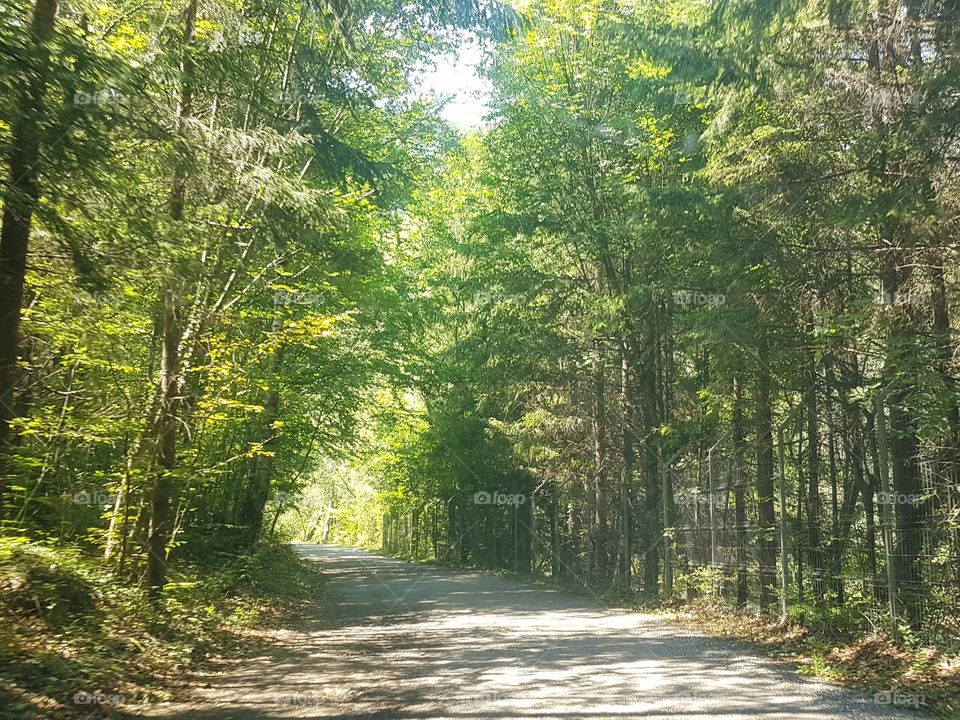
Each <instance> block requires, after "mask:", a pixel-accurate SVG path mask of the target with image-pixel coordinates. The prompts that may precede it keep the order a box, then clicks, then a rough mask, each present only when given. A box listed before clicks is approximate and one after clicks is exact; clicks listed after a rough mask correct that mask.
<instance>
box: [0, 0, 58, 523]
mask: <svg viewBox="0 0 960 720" xmlns="http://www.w3.org/2000/svg"><path fill="white" fill-rule="evenodd" d="M58 11H59V2H58V0H37V1H36V4H35V5H34V8H33V16H32V18H31V21H30V39H31V43H32V46H31V51H32V53H33V55H34V57H33V58H32V59H33V61H34V63H33V67H31V68H30V69H29V70H28V77H27V80H26V83H25V84H24V85H23V89H22V93H21V95H20V102H19V106H18V112H17V114H16V118H15V120H14V122H13V129H12V133H11V139H10V154H9V158H8V162H9V169H10V175H9V180H8V182H7V191H6V193H5V194H4V197H3V221H2V222H3V226H2V228H0V523H2V521H3V519H4V517H5V511H4V496H5V494H6V490H7V480H8V478H9V476H10V472H11V462H10V452H11V450H12V444H13V431H12V423H13V421H14V419H15V418H16V417H17V414H18V413H17V403H16V387H17V383H18V381H19V377H20V373H19V369H18V367H17V360H18V358H19V351H20V318H21V308H22V306H23V285H24V279H25V276H26V270H27V252H28V247H29V244H30V230H31V225H32V222H33V211H34V206H35V205H36V203H37V201H38V200H39V199H40V187H39V185H38V183H37V174H38V173H37V163H38V162H39V160H40V145H41V136H42V132H41V127H42V123H43V116H44V98H45V96H46V91H47V78H48V76H49V74H50V48H49V44H50V40H51V39H52V38H53V31H54V27H55V25H56V19H57V12H58Z"/></svg>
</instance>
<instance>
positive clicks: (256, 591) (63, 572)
mask: <svg viewBox="0 0 960 720" xmlns="http://www.w3.org/2000/svg"><path fill="white" fill-rule="evenodd" d="M321 588H322V576H321V574H320V572H319V570H318V569H317V568H316V566H315V565H313V564H311V563H308V562H306V561H304V560H301V559H300V558H298V557H297V555H296V554H295V553H294V552H293V551H292V550H291V549H290V548H288V547H284V546H274V545H263V546H261V547H260V548H259V549H258V550H256V551H255V552H253V553H251V554H246V555H239V554H233V555H229V554H222V555H221V556H219V557H217V558H216V560H215V561H213V562H211V563H210V564H202V565H201V564H197V563H192V562H189V561H185V560H181V561H178V562H177V563H174V564H173V566H172V568H171V574H170V578H169V582H168V584H167V585H166V587H165V588H164V590H163V592H162V594H161V595H160V597H158V598H156V599H155V600H151V598H150V597H149V596H148V594H147V592H146V591H145V590H144V589H143V588H142V587H136V586H132V585H130V584H128V583H125V582H121V581H120V580H119V579H118V578H117V577H116V576H114V575H113V574H111V572H109V571H108V570H107V569H106V567H105V564H104V562H103V560H102V558H100V557H99V556H93V555H90V554H87V553H85V552H83V551H81V550H80V549H78V548H75V547H69V546H52V545H49V544H44V543H40V542H30V541H28V540H27V539H26V538H0V615H2V616H3V618H4V620H3V623H2V624H0V718H2V719H3V720H14V719H16V720H32V719H33V718H52V717H56V718H73V717H109V716H111V714H113V713H117V712H123V711H124V709H129V708H130V707H131V706H135V705H137V704H140V703H152V702H157V701H162V700H165V699H167V698H169V697H170V694H171V692H172V690H173V689H174V688H175V687H176V686H177V684H178V683H180V682H182V681H183V679H184V673H185V672H186V671H188V670H191V669H195V668H196V667H197V666H198V665H200V664H201V663H203V662H205V661H209V660H212V659H215V658H217V657H224V656H228V655H229V656H237V655H239V654H243V653H244V652H249V650H250V648H251V646H256V645H258V644H261V643H263V642H266V640H265V639H264V630H265V629H268V628H272V627H277V626H279V625H280V624H281V623H283V622H285V621H286V620H287V619H289V618H291V617H293V615H294V614H295V613H296V612H297V610H298V609H300V608H301V607H303V606H304V605H305V604H307V603H311V602H316V601H318V600H319V599H320V591H321Z"/></svg>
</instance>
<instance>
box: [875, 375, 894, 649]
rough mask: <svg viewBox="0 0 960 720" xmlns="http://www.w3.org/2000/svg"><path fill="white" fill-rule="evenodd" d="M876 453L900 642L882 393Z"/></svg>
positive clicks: (889, 581)
mask: <svg viewBox="0 0 960 720" xmlns="http://www.w3.org/2000/svg"><path fill="white" fill-rule="evenodd" d="M876 405H877V408H876V415H877V423H876V424H877V451H878V453H877V454H878V456H879V457H878V460H879V462H880V468H879V470H880V489H881V491H882V492H883V497H882V498H881V500H883V502H881V503H880V514H881V516H882V518H883V547H884V551H885V553H886V556H887V562H886V565H887V605H888V607H889V610H890V625H891V628H892V631H893V636H894V638H895V639H897V640H898V641H899V640H900V624H899V618H900V607H899V602H898V598H897V566H896V564H895V560H894V553H895V550H894V545H893V503H892V502H891V500H892V495H891V494H890V474H889V471H888V465H889V463H888V457H889V455H888V454H887V413H886V409H885V408H884V402H883V393H882V392H879V393H877V403H876Z"/></svg>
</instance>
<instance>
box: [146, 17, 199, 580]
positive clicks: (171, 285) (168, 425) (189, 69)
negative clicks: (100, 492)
mask: <svg viewBox="0 0 960 720" xmlns="http://www.w3.org/2000/svg"><path fill="white" fill-rule="evenodd" d="M196 20H197V0H189V2H188V3H187V7H186V9H185V10H184V13H183V42H182V47H181V52H182V54H183V60H182V61H181V87H180V101H179V107H178V108H177V125H178V127H177V130H178V131H179V132H180V133H183V132H184V131H185V122H184V121H186V120H188V119H190V118H191V117H192V115H193V81H194V77H193V76H194V65H193V60H192V58H191V57H190V46H191V45H192V44H193V39H194V33H195V28H196ZM184 142H185V141H184V140H183V138H182V137H180V138H178V140H177V145H178V147H177V149H176V155H177V157H176V158H175V162H176V169H175V171H174V174H173V182H172V183H171V189H170V219H171V220H172V221H173V222H174V224H179V223H180V222H181V221H182V220H183V211H184V206H185V204H186V184H187V168H186V157H185V156H186V151H185V150H184V148H183V147H182V144H183V143H184ZM178 274H179V273H178V272H176V270H174V271H172V272H170V273H169V274H168V276H167V280H166V282H165V284H164V288H163V297H162V299H163V353H162V355H161V358H160V389H161V393H160V410H159V413H158V423H157V424H158V428H157V438H158V441H157V466H158V469H157V473H156V476H155V478H154V481H153V485H152V487H151V492H150V534H149V538H148V541H147V552H148V557H147V585H148V586H149V587H150V588H151V590H152V591H153V592H157V591H159V590H160V589H161V588H163V585H164V582H165V581H166V573H167V562H166V555H167V553H166V545H167V541H168V539H169V537H170V530H171V528H170V497H171V495H172V494H173V470H174V468H175V467H176V464H177V425H178V423H179V412H180V342H181V327H180V320H181V319H180V317H179V297H178V291H177V288H178V285H179V283H180V282H182V278H180V277H178Z"/></svg>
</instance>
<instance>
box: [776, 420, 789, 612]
mask: <svg viewBox="0 0 960 720" xmlns="http://www.w3.org/2000/svg"><path fill="white" fill-rule="evenodd" d="M783 452H784V451H783V425H780V427H779V428H778V429H777V454H778V456H779V457H778V461H779V465H780V477H779V482H778V485H779V494H780V622H781V623H786V622H787V587H788V586H789V582H790V581H789V569H788V562H787V493H786V489H785V488H786V484H787V478H786V470H785V468H784V461H783Z"/></svg>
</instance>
